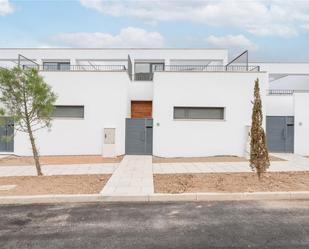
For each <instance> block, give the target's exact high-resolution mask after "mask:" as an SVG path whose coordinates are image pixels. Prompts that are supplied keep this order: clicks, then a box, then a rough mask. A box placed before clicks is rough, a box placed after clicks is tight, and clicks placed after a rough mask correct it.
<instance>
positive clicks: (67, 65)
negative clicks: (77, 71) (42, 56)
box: [43, 61, 70, 71]
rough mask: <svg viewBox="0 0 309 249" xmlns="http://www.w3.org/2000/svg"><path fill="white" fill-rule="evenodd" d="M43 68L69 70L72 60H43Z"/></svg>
mask: <svg viewBox="0 0 309 249" xmlns="http://www.w3.org/2000/svg"><path fill="white" fill-rule="evenodd" d="M43 69H44V70H45V71H69V70H70V62H54V61H50V62H49V61H46V62H43Z"/></svg>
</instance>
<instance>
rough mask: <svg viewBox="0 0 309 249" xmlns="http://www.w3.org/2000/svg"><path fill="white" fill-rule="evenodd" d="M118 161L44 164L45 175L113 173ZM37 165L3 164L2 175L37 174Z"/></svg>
mask: <svg viewBox="0 0 309 249" xmlns="http://www.w3.org/2000/svg"><path fill="white" fill-rule="evenodd" d="M117 166H118V163H100V164H65V165H43V166H42V171H43V174H44V175H48V176H50V175H91V174H112V173H113V172H114V171H115V169H116V168H117ZM35 175H36V169H35V166H1V167H0V177H5V176H35Z"/></svg>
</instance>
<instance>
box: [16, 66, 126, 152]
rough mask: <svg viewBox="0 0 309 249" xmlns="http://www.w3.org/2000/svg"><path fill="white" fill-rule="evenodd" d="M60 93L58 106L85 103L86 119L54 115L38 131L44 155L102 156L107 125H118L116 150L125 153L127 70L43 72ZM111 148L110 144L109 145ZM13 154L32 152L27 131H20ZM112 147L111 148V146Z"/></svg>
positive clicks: (39, 146)
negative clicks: (55, 116) (51, 119)
mask: <svg viewBox="0 0 309 249" xmlns="http://www.w3.org/2000/svg"><path fill="white" fill-rule="evenodd" d="M41 74H42V75H43V76H44V79H45V81H46V82H47V83H48V84H49V85H51V86H52V88H53V90H54V92H56V94H57V95H58V99H57V102H56V104H57V105H83V106H84V111H85V113H84V118H83V119H73V118H55V119H54V120H53V122H52V128H51V130H50V131H49V130H48V129H44V130H40V131H38V132H36V133H35V137H36V141H37V145H38V148H39V152H40V154H41V155H90V154H92V155H99V154H102V151H103V152H104V142H103V141H104V138H103V130H104V128H110V127H113V128H115V129H116V130H115V133H116V134H115V153H116V155H121V154H124V153H125V118H126V117H127V109H128V107H127V105H128V101H127V96H128V84H129V78H128V75H127V73H126V72H43V73H41ZM108 146H109V147H110V145H108ZM14 147H15V148H14V153H15V154H17V155H31V146H30V142H29V139H28V137H27V135H26V134H21V133H17V134H16V136H15V139H14ZM108 149H109V148H108Z"/></svg>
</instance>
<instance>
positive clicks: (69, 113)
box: [52, 105, 84, 118]
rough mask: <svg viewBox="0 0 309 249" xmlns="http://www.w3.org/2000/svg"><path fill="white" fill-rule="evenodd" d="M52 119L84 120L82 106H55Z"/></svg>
mask: <svg viewBox="0 0 309 249" xmlns="http://www.w3.org/2000/svg"><path fill="white" fill-rule="evenodd" d="M52 117H53V118H84V106H77V105H56V106H55V109H54V113H53V115H52Z"/></svg>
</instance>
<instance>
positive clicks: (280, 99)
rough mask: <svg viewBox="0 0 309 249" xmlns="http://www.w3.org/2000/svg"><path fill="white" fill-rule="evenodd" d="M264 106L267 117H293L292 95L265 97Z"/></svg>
mask: <svg viewBox="0 0 309 249" xmlns="http://www.w3.org/2000/svg"><path fill="white" fill-rule="evenodd" d="M264 105H265V106H266V115H267V116H294V97H293V95H282V96H281V95H267V96H266V99H265V104H264Z"/></svg>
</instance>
